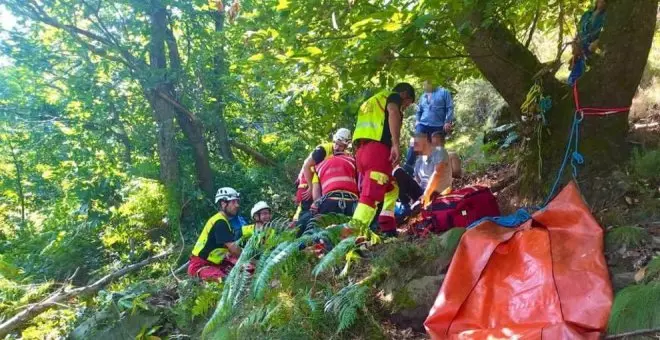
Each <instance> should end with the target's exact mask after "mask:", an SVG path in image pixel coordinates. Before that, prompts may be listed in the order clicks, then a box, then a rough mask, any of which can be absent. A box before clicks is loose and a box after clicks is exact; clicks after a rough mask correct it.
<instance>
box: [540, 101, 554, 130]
mask: <svg viewBox="0 0 660 340" xmlns="http://www.w3.org/2000/svg"><path fill="white" fill-rule="evenodd" d="M551 108H552V98H551V97H550V96H545V97H541V100H540V101H539V112H540V114H541V119H542V120H543V126H545V125H548V120H547V119H546V118H545V113H546V112H548V111H550V109H551Z"/></svg>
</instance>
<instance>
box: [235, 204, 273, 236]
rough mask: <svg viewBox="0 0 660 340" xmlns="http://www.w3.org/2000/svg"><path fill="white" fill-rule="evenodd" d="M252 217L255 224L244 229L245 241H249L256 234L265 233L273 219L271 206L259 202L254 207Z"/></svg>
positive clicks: (251, 212)
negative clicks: (267, 225)
mask: <svg viewBox="0 0 660 340" xmlns="http://www.w3.org/2000/svg"><path fill="white" fill-rule="evenodd" d="M250 216H252V220H254V223H253V224H248V225H246V226H245V227H243V238H242V239H243V241H247V240H248V239H249V238H250V237H252V235H254V234H255V233H260V232H263V231H264V229H265V227H266V224H267V223H268V222H270V221H271V219H272V214H271V209H270V206H269V205H268V203H266V202H264V201H259V202H257V204H255V205H254V206H253V207H252V210H251V211H250Z"/></svg>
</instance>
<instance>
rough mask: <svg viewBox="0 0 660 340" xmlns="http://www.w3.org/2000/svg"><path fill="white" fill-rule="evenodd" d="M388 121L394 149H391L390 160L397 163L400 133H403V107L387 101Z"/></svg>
mask: <svg viewBox="0 0 660 340" xmlns="http://www.w3.org/2000/svg"><path fill="white" fill-rule="evenodd" d="M387 112H388V122H389V125H390V134H391V135H392V150H391V151H390V162H392V164H394V163H397V162H398V161H399V157H400V151H399V147H400V145H401V144H400V139H399V138H400V133H401V118H402V116H403V115H402V114H401V109H400V106H399V105H398V104H396V103H387Z"/></svg>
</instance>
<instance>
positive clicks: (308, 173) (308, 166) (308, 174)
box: [302, 155, 316, 200]
mask: <svg viewBox="0 0 660 340" xmlns="http://www.w3.org/2000/svg"><path fill="white" fill-rule="evenodd" d="M315 165H316V162H315V161H314V158H312V155H309V157H307V159H305V163H303V176H304V177H305V182H307V190H305V192H303V194H302V197H303V199H304V200H308V199H310V198H311V197H312V179H313V178H314V171H312V167H313V166H315Z"/></svg>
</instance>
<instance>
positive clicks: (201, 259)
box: [188, 187, 241, 281]
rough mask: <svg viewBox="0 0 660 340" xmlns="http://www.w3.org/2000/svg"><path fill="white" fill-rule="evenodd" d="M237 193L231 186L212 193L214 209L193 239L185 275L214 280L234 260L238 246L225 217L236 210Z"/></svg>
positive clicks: (230, 266) (231, 266)
mask: <svg viewBox="0 0 660 340" xmlns="http://www.w3.org/2000/svg"><path fill="white" fill-rule="evenodd" d="M239 196H240V195H239V193H238V192H237V191H236V190H234V189H232V188H229V187H224V188H220V189H218V192H217V193H216V194H215V204H216V205H217V207H218V213H216V214H215V215H213V216H212V217H211V218H210V219H209V220H208V221H207V222H206V224H205V225H204V229H202V233H201V234H200V235H199V238H198V239H197V243H195V247H194V248H193V251H192V256H191V257H190V262H189V264H188V275H190V276H192V277H199V278H200V279H202V280H205V281H217V280H221V279H222V278H223V277H226V276H227V275H228V274H229V272H230V271H231V269H232V268H233V266H234V265H235V264H236V261H237V260H238V257H239V256H240V255H241V248H240V247H239V246H238V244H236V243H235V237H234V233H233V232H232V230H231V227H230V225H229V219H230V218H232V217H234V216H236V215H237V214H238V209H239V207H240V199H239Z"/></svg>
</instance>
